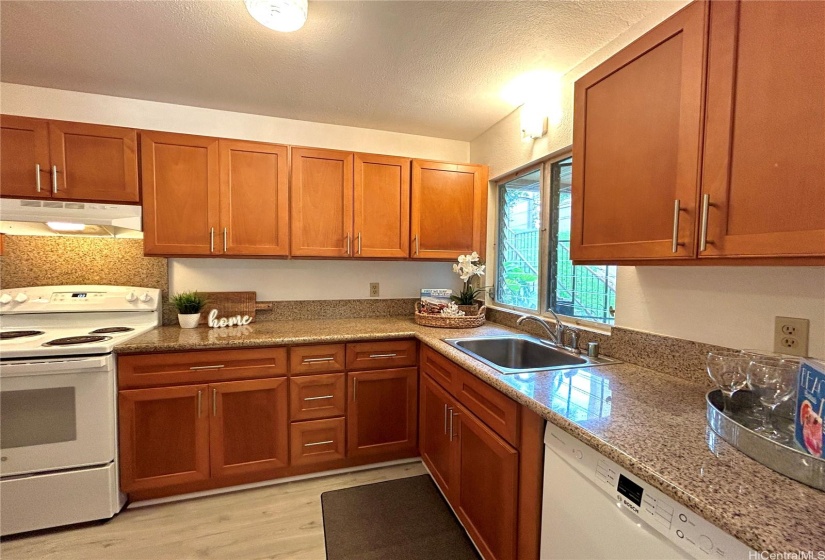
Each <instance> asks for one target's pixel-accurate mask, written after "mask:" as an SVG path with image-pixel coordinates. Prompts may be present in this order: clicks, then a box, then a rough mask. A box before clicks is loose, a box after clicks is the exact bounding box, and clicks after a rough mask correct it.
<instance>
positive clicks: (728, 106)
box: [699, 1, 825, 258]
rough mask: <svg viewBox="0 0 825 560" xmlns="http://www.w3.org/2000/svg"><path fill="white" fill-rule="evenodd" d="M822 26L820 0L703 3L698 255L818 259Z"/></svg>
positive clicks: (823, 192) (824, 113)
mask: <svg viewBox="0 0 825 560" xmlns="http://www.w3.org/2000/svg"><path fill="white" fill-rule="evenodd" d="M823 30H825V3H823V2H792V3H786V2H751V1H744V2H743V1H737V2H733V1H732V2H713V3H711V6H710V41H709V52H708V75H707V116H706V130H705V148H704V160H703V173H702V194H703V199H702V202H703V203H704V202H705V199H704V197H707V203H708V211H707V220H706V221H703V222H702V223H701V225H700V227H701V228H702V229H703V230H706V231H707V243H706V244H705V245H704V246H700V248H699V249H700V252H699V257H700V258H705V257H708V258H714V257H762V256H783V257H804V256H825V62H823V61H825V33H823ZM700 233H703V232H700Z"/></svg>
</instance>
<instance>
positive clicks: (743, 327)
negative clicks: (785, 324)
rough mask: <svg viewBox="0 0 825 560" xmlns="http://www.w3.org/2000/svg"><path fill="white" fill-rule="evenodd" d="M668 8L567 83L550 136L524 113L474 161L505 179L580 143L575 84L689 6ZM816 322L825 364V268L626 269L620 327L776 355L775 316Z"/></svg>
mask: <svg viewBox="0 0 825 560" xmlns="http://www.w3.org/2000/svg"><path fill="white" fill-rule="evenodd" d="M686 3H687V2H686V1H684V0H679V1H677V2H673V3H667V4H665V3H662V4H661V7H662V10H661V11H660V12H657V13H656V14H652V15H651V17H650V18H648V19H646V20H644V21H642V22H639V24H638V25H636V26H634V27H632V28H631V29H629V30H628V31H627V32H625V33H624V34H622V35H621V36H620V37H618V38H617V39H616V40H615V41H613V42H611V43H610V44H608V45H607V46H606V47H604V48H602V49H600V50H599V51H598V52H596V53H594V54H593V55H592V56H590V57H589V58H588V59H587V60H585V61H584V62H582V63H581V64H579V65H578V66H576V67H575V68H573V69H572V70H571V71H570V72H568V73H567V74H566V75H565V76H564V77H563V78H562V87H563V92H562V103H563V117H562V119H561V122H559V123H558V124H556V125H551V126H550V127H549V129H548V133H547V135H545V136H544V137H542V138H540V139H538V140H535V141H526V142H525V141H522V139H521V132H520V113H519V110H518V109H517V110H516V111H514V112H513V113H511V114H510V115H508V116H507V117H505V118H504V119H502V120H501V121H500V122H498V123H497V124H496V125H495V126H493V127H492V128H490V129H489V130H487V131H486V132H485V133H484V134H482V135H481V136H479V137H478V138H476V139H475V140H473V141H472V142H471V143H470V159H471V160H472V161H473V162H477V163H486V164H487V165H489V166H490V177H501V176H503V175H506V174H508V173H510V172H512V171H515V170H517V169H519V168H521V167H524V166H526V165H528V164H530V163H531V162H534V161H536V160H540V159H543V158H545V157H547V156H548V155H551V154H555V153H559V152H563V151H566V150H568V149H569V147H570V146H571V144H572V143H573V100H572V95H573V83H574V82H575V81H576V80H577V79H578V78H579V77H580V76H582V75H583V74H585V73H587V72H588V71H589V70H591V69H592V68H593V67H595V66H597V65H598V64H600V63H601V62H603V61H604V60H606V59H607V58H609V57H610V56H611V55H613V54H614V53H616V52H617V51H618V50H620V49H621V48H623V47H624V46H625V45H627V44H629V43H630V42H632V41H633V40H634V39H636V38H638V37H639V36H641V35H642V34H644V33H645V32H646V31H647V30H649V29H651V28H652V27H654V26H655V25H656V24H657V23H659V21H661V20H663V19H665V18H666V17H667V16H669V15H670V14H672V13H674V12H675V11H676V10H678V9H679V8H680V7H681V6H683V5H684V4H686ZM490 195H491V196H490V200H489V207H490V209H491V211H490V214H489V216H488V228H487V230H488V242H487V246H488V248H489V249H488V251H489V253H488V255H487V260H488V262H495V255H494V254H493V252H492V251H493V250H492V248H493V246H494V245H493V242H494V239H495V234H496V212H495V209H496V206H497V197H496V196H494V190H493V187H491V189H490ZM777 315H781V316H791V317H804V318H807V319H809V320H810V321H811V330H810V349H809V353H810V354H811V355H812V356H818V357H822V358H825V268H823V267H709V266H705V267H698V266H697V267H687V266H674V267H620V268H619V274H618V278H617V293H616V325H618V326H621V327H626V328H630V329H637V330H642V331H648V332H653V333H658V334H663V335H669V336H675V337H679V338H686V339H689V340H695V341H699V342H707V343H711V344H720V345H723V346H730V347H733V348H756V349H766V350H770V349H772V346H773V325H774V317H775V316H777Z"/></svg>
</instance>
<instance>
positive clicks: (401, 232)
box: [352, 154, 410, 259]
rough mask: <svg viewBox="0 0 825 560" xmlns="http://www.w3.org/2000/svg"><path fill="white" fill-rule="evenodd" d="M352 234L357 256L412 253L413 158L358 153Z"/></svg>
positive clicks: (379, 256) (397, 255) (395, 255)
mask: <svg viewBox="0 0 825 560" xmlns="http://www.w3.org/2000/svg"><path fill="white" fill-rule="evenodd" d="M354 172H355V175H354V181H353V185H354V189H355V190H354V195H353V230H352V231H353V233H354V235H355V241H354V243H355V246H354V248H353V255H354V256H356V257H373V258H381V257H383V258H395V259H398V258H401V259H403V258H406V257H408V256H409V254H410V160H409V159H408V158H400V157H391V156H377V155H372V154H355V169H354Z"/></svg>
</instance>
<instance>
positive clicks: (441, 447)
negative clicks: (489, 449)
mask: <svg viewBox="0 0 825 560" xmlns="http://www.w3.org/2000/svg"><path fill="white" fill-rule="evenodd" d="M420 386H421V400H420V402H421V404H420V407H419V419H418V421H419V429H418V437H419V441H418V449H419V452H420V453H421V460H422V461H423V462H424V464H425V465H426V466H427V470H429V471H430V474H431V475H432V477H433V479H434V480H435V482H436V484H438V487H439V488H440V489H441V491H442V492H443V493H444V496H445V497H446V498H447V500H449V501H450V502H453V501H455V498H456V494H457V492H456V486H457V484H458V480H457V468H456V461H457V460H458V455H457V448H456V447H455V446H454V445H452V437H451V434H450V431H449V430H450V422H451V421H453V428H454V427H455V426H454V422H455V420H454V418H452V412H453V411H454V410H455V406H456V404H457V403H456V401H455V399H454V398H453V397H452V396H450V395H449V394H448V393H447V392H446V391H445V390H444V389H442V388H441V386H439V385H438V383H436V382H435V381H433V380H432V379H431V378H430V377H429V376H428V375H422V376H421V383H420Z"/></svg>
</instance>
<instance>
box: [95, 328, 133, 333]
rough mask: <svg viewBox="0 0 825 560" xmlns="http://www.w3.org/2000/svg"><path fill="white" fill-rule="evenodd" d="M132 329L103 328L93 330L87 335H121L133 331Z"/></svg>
mask: <svg viewBox="0 0 825 560" xmlns="http://www.w3.org/2000/svg"><path fill="white" fill-rule="evenodd" d="M133 330H135V329H133V328H132V327H104V328H102V329H95V330H93V331H92V332H90V333H89V334H107V333H122V332H129V331H133Z"/></svg>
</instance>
